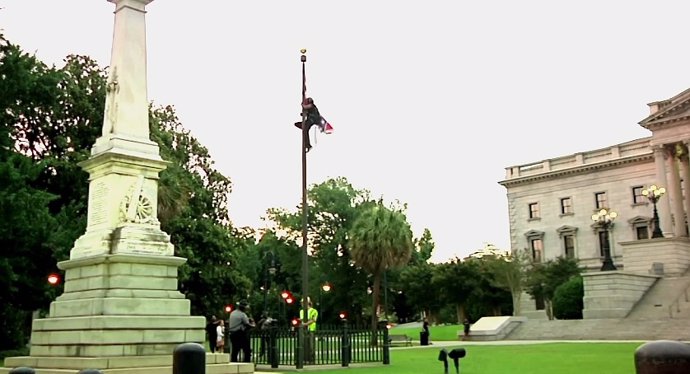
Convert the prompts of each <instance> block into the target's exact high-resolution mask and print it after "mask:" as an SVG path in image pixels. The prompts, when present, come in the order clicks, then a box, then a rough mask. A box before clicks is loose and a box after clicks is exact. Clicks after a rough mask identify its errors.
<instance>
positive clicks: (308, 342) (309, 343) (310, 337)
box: [299, 297, 319, 363]
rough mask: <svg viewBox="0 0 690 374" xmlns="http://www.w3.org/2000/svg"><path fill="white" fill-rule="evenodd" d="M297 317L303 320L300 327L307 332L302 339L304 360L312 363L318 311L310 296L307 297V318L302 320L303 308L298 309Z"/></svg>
mask: <svg viewBox="0 0 690 374" xmlns="http://www.w3.org/2000/svg"><path fill="white" fill-rule="evenodd" d="M299 319H300V321H303V322H302V327H303V328H305V329H306V332H307V334H306V338H305V339H304V345H305V346H304V360H305V361H307V362H311V363H314V361H315V359H316V354H315V352H314V347H315V346H316V334H315V333H316V321H317V320H318V319H319V311H318V310H316V309H315V308H314V306H313V305H312V303H311V298H309V297H307V320H306V321H305V320H304V309H302V310H300V311H299Z"/></svg>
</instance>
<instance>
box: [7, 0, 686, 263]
mask: <svg viewBox="0 0 690 374" xmlns="http://www.w3.org/2000/svg"><path fill="white" fill-rule="evenodd" d="M0 8H1V9H0V28H2V29H3V32H4V34H5V36H6V37H7V38H8V39H9V40H10V41H11V42H13V43H15V44H18V45H20V46H21V47H22V48H23V49H24V50H25V51H27V52H31V53H35V54H36V55H37V56H38V57H39V58H40V59H41V60H42V61H44V62H46V63H48V64H56V65H57V66H61V65H62V60H63V58H64V57H65V56H67V55H69V54H80V55H88V56H91V57H92V58H94V59H95V60H96V61H98V62H99V64H100V65H102V66H107V65H108V64H109V61H110V49H111V42H112V27H113V10H114V4H112V3H110V2H107V1H106V0H69V1H55V0H0ZM147 11H148V13H147V16H146V20H147V43H148V97H149V100H151V101H153V102H154V103H155V104H159V105H168V104H171V105H173V106H174V107H175V108H176V111H177V114H178V115H179V117H180V119H181V121H182V123H183V124H184V125H185V127H187V128H188V129H190V130H191V132H192V134H193V135H194V136H196V137H197V138H198V139H199V140H200V141H201V143H202V144H204V145H205V146H206V147H207V148H208V150H209V152H210V154H211V156H212V157H213V159H214V160H215V161H216V167H217V168H218V170H220V171H221V172H222V173H223V174H224V175H226V176H228V177H230V178H231V180H232V182H233V191H232V194H231V195H230V206H229V210H230V218H231V220H232V221H233V223H234V224H235V225H236V226H251V227H254V228H260V227H263V226H264V225H265V222H264V221H262V220H261V217H263V216H265V212H266V209H268V208H272V207H283V208H287V209H295V208H296V206H297V205H298V204H299V201H300V199H301V169H300V168H301V158H300V141H301V140H300V134H299V131H298V130H297V129H295V128H294V127H293V125H292V124H293V123H294V122H295V121H298V120H299V119H300V117H299V113H300V101H301V63H300V61H299V58H300V53H299V50H300V49H301V48H306V49H307V58H308V61H307V65H306V69H307V90H308V92H307V93H308V95H309V96H312V97H313V98H314V101H315V103H316V104H317V106H318V107H319V109H320V111H321V114H322V115H323V116H324V117H325V118H327V119H328V120H329V122H330V123H331V124H332V125H333V126H334V127H335V132H334V133H333V134H331V135H324V134H319V135H318V136H317V139H316V141H315V142H314V141H312V142H314V143H316V144H315V147H314V149H313V150H312V151H311V152H310V153H309V161H308V165H309V166H308V183H309V184H314V183H320V182H322V181H324V180H326V179H328V178H331V177H339V176H342V177H346V178H347V179H348V180H349V181H350V182H351V183H352V184H353V185H354V186H355V187H356V188H360V189H367V190H369V191H371V193H372V196H374V197H380V196H382V197H383V198H384V200H386V201H393V200H399V201H401V202H404V203H407V204H408V211H407V217H408V221H409V222H410V224H411V226H412V230H413V232H414V234H415V236H420V235H421V233H422V232H423V230H424V228H428V229H429V230H430V231H431V234H432V236H433V238H434V241H435V243H436V248H435V250H434V254H433V257H432V260H433V261H435V262H443V261H447V260H449V259H452V258H455V257H464V256H466V255H468V254H469V253H472V252H474V251H476V250H478V249H480V248H482V247H483V246H484V245H485V243H491V244H494V245H496V246H497V247H499V248H502V249H509V245H510V239H509V223H508V205H507V198H506V190H505V188H503V187H502V186H500V185H499V184H498V182H499V181H501V180H503V179H504V178H505V168H506V167H508V166H512V165H520V164H525V163H531V162H538V161H541V160H544V159H548V158H553V157H557V156H563V155H568V154H572V153H576V152H580V151H586V150H591V149H597V148H603V147H607V146H609V145H612V144H617V143H622V142H626V141H629V140H633V139H638V138H641V137H646V136H649V135H650V133H649V132H648V131H647V130H645V129H643V128H642V127H640V126H639V125H638V124H637V123H638V122H639V121H641V120H642V119H644V118H645V117H646V116H647V115H648V114H649V109H648V107H647V105H646V104H647V103H650V102H653V101H657V100H663V99H667V98H670V97H672V96H674V95H676V94H678V93H680V92H681V91H683V90H685V89H687V88H690V76H689V75H688V74H687V72H688V66H690V48H688V28H687V17H688V14H690V2H688V1H685V0H658V1H642V0H629V1H622V0H620V1H615V0H610V1H594V0H578V1H566V0H562V1H553V0H523V1H513V0H493V1H491V0H487V1H460V0H447V1H443V0H424V1H412V0H377V1H371V0H349V1H342V0H340V1H336V0H330V1H326V0H313V1H306V0H300V1H285V0H263V1H260V0H257V1H222V0H205V1H204V0H195V1H172V0H156V1H153V2H152V3H150V4H149V5H148V6H147Z"/></svg>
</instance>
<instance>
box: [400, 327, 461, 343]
mask: <svg viewBox="0 0 690 374" xmlns="http://www.w3.org/2000/svg"><path fill="white" fill-rule="evenodd" d="M462 329H463V327H462V326H461V325H441V326H429V339H430V340H431V341H438V342H441V341H456V340H459V339H458V331H462ZM420 331H422V328H421V327H408V328H402V327H393V328H391V329H390V330H388V333H389V334H394V335H407V336H409V337H410V338H412V341H416V342H417V343H419V332H420Z"/></svg>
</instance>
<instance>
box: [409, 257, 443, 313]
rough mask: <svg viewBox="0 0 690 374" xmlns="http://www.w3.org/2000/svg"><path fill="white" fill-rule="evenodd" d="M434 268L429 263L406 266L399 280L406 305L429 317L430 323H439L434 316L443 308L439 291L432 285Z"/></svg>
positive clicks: (433, 265)
mask: <svg viewBox="0 0 690 374" xmlns="http://www.w3.org/2000/svg"><path fill="white" fill-rule="evenodd" d="M435 266H436V265H435V264H431V263H422V264H418V265H410V266H406V267H404V268H403V269H402V270H401V272H400V278H399V282H400V288H401V289H402V292H403V293H404V294H405V296H406V298H407V303H408V305H409V306H410V307H411V308H413V309H414V310H416V311H421V312H423V313H424V314H425V315H426V316H429V321H430V322H439V321H438V319H437V317H436V316H437V314H438V311H439V310H440V309H441V307H442V306H443V303H442V298H441V297H440V294H439V291H438V290H437V289H435V288H434V286H433V284H432V277H433V274H434V267H435Z"/></svg>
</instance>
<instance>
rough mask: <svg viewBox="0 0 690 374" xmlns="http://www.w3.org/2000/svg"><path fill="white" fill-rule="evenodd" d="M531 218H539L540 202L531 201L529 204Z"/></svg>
mask: <svg viewBox="0 0 690 374" xmlns="http://www.w3.org/2000/svg"><path fill="white" fill-rule="evenodd" d="M529 218H530V219H535V218H539V203H530V204H529Z"/></svg>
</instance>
